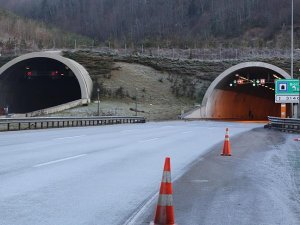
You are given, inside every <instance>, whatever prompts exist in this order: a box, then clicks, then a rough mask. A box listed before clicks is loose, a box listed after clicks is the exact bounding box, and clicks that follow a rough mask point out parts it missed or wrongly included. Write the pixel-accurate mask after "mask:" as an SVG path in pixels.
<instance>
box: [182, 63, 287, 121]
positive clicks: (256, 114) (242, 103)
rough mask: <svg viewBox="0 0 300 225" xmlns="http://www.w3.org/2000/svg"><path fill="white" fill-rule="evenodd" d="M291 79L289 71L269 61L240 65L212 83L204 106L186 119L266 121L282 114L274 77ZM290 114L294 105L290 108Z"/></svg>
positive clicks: (228, 70)
mask: <svg viewBox="0 0 300 225" xmlns="http://www.w3.org/2000/svg"><path fill="white" fill-rule="evenodd" d="M289 78H290V75H289V74H288V73H287V72H285V71H284V70H282V69H280V68H279V67H277V66H274V65H271V64H268V63H264V62H246V63H240V64H237V65H235V66H233V67H231V68H229V69H227V70H226V71H224V72H223V73H221V74H220V75H219V76H218V77H217V78H216V79H215V80H214V81H213V82H212V83H211V85H210V87H209V88H208V89H207V91H206V93H205V95H204V98H203V101H202V104H201V106H200V107H199V108H197V109H195V110H193V111H191V112H189V113H187V114H186V115H185V117H184V118H187V119H193V118H208V119H233V120H266V119H267V116H277V117H280V113H281V112H280V104H276V103H275V85H274V80H275V79H289ZM288 105H289V104H288ZM289 114H290V106H288V107H287V115H288V116H289Z"/></svg>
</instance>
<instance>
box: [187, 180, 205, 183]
mask: <svg viewBox="0 0 300 225" xmlns="http://www.w3.org/2000/svg"><path fill="white" fill-rule="evenodd" d="M190 182H191V183H207V182H208V180H191V181H190Z"/></svg>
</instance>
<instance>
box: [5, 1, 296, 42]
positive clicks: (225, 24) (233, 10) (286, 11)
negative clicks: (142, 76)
mask: <svg viewBox="0 0 300 225" xmlns="http://www.w3.org/2000/svg"><path fill="white" fill-rule="evenodd" d="M294 4H295V6H294V7H295V10H294V11H295V31H296V37H299V36H300V35H299V28H300V1H295V3H294ZM0 6H3V7H6V8H9V9H11V10H13V11H15V12H17V13H18V14H21V15H23V16H26V17H29V18H33V19H38V20H42V21H44V22H47V23H50V24H53V25H56V26H58V27H60V28H63V29H65V30H68V31H72V32H75V33H80V34H83V35H87V36H89V37H91V38H94V39H97V40H99V41H101V42H110V43H111V44H112V45H115V46H116V47H117V46H118V45H122V46H123V45H124V43H127V44H132V43H136V44H141V43H142V44H144V45H145V46H146V47H147V46H149V47H151V46H156V45H157V43H159V44H160V46H163V47H170V46H172V47H173V46H177V47H183V48H184V47H187V46H188V47H196V48H199V47H203V46H209V45H215V43H221V44H222V46H224V47H231V46H232V45H233V46H241V47H265V46H269V47H278V48H284V47H288V46H289V44H290V38H289V32H290V24H291V0H263V1H261V0H10V1H7V0H5V1H4V0H0ZM296 40H297V38H296ZM296 46H299V43H298V41H296Z"/></svg>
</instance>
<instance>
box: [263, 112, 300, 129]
mask: <svg viewBox="0 0 300 225" xmlns="http://www.w3.org/2000/svg"><path fill="white" fill-rule="evenodd" d="M268 119H269V123H268V124H267V125H266V127H267V128H271V129H277V130H280V131H284V132H285V131H286V132H295V133H300V119H293V118H286V119H282V118H279V117H272V116H268Z"/></svg>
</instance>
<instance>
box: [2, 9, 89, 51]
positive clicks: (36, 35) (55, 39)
mask: <svg viewBox="0 0 300 225" xmlns="http://www.w3.org/2000/svg"><path fill="white" fill-rule="evenodd" d="M74 40H76V41H77V44H78V45H83V44H85V45H88V46H90V45H91V43H92V40H91V39H89V38H86V37H83V36H81V35H77V34H74V33H69V32H65V31H62V30H61V29H57V28H55V27H52V26H48V25H47V24H45V23H42V22H37V21H34V20H31V19H25V18H22V17H20V16H17V15H15V14H13V13H10V12H8V11H6V10H2V9H0V54H1V55H2V54H3V55H7V54H8V55H10V54H15V55H17V54H21V53H26V52H31V51H36V50H40V49H49V48H74Z"/></svg>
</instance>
